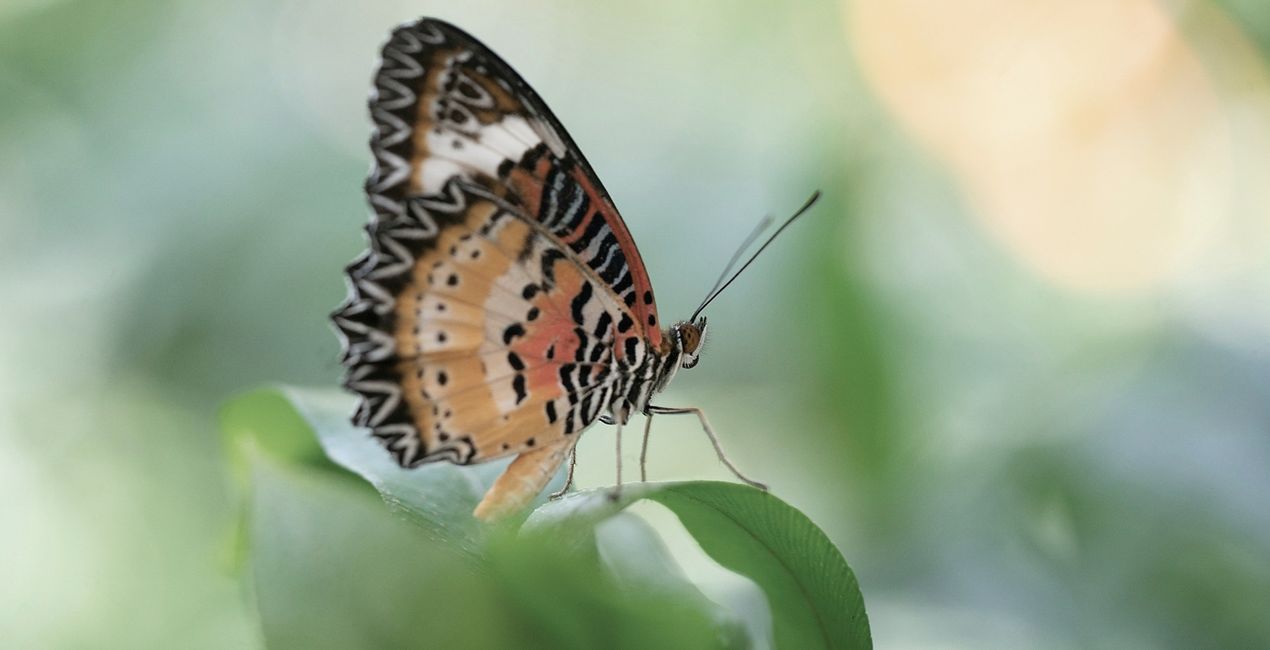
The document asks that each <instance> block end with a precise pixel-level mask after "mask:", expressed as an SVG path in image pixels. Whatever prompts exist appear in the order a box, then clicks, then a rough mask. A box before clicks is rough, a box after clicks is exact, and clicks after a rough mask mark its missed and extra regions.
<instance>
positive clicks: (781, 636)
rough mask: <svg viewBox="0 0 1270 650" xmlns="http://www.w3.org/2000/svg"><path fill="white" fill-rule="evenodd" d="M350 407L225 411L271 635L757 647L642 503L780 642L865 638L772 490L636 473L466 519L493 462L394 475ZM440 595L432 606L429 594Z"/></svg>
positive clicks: (812, 529)
mask: <svg viewBox="0 0 1270 650" xmlns="http://www.w3.org/2000/svg"><path fill="white" fill-rule="evenodd" d="M351 405H352V404H351V400H349V399H348V398H347V397H346V396H344V395H342V394H338V393H334V392H330V391H308V390H300V389H294V388H275V389H265V390H261V391H257V392H254V393H251V394H248V395H246V396H243V397H241V398H239V399H238V400H236V401H235V402H234V403H231V404H230V405H229V406H227V407H226V410H225V413H224V416H223V418H222V419H223V424H224V427H225V429H226V432H227V435H228V436H229V437H230V439H231V440H233V441H234V442H235V446H236V448H238V449H240V450H246V451H245V452H240V454H239V457H240V458H242V459H244V460H243V461H242V463H241V464H245V465H247V466H250V467H251V472H250V475H251V482H250V484H251V490H252V497H251V499H250V500H251V503H252V505H251V508H250V509H251V513H252V514H251V518H250V527H251V535H250V539H249V540H248V541H247V542H246V544H248V545H249V546H250V548H251V550H250V551H249V554H250V556H251V558H252V566H253V575H254V577H255V590H256V594H257V604H258V609H259V612H260V616H261V620H262V626H263V627H264V629H265V636H266V639H267V640H268V641H269V643H270V645H275V646H285V647H290V646H292V645H304V646H305V647H313V646H315V645H324V644H334V645H342V646H344V647H349V646H360V645H370V646H382V645H385V644H388V645H395V644H398V643H401V642H407V640H409V641H408V643H409V644H425V645H437V644H438V643H440V644H441V645H447V646H449V645H454V644H458V645H465V646H466V645H472V644H475V645H477V646H483V647H500V646H502V645H506V644H507V642H506V640H507V639H513V640H514V643H512V645H517V646H526V645H529V646H544V647H545V646H551V647H577V648H588V647H597V646H604V647H633V648H634V647H739V646H744V645H747V644H748V645H754V644H756V643H762V642H763V640H758V639H748V640H747V639H745V638H744V632H743V631H742V626H740V625H738V622H737V621H735V620H733V619H732V618H730V616H729V615H728V614H727V613H726V612H724V611H722V610H721V609H720V608H719V607H717V606H716V605H714V603H712V602H711V601H709V600H708V599H706V598H705V597H704V596H703V595H702V594H701V592H700V591H699V590H698V589H697V588H696V587H695V585H693V584H692V583H691V582H689V581H688V580H687V579H686V578H685V577H684V575H683V573H682V571H681V570H680V569H679V567H678V566H677V565H676V564H675V563H674V562H673V560H671V558H670V557H669V555H668V554H667V552H666V550H665V548H664V546H663V545H662V544H661V542H660V540H659V539H658V538H657V537H656V535H655V534H654V533H653V531H652V530H651V529H650V528H649V527H648V525H647V524H646V523H644V522H643V521H642V520H640V519H638V518H636V517H634V516H633V515H630V514H627V513H625V512H623V510H624V509H625V508H626V506H628V505H630V504H632V503H634V502H635V501H639V500H641V499H649V500H652V501H655V502H658V503H660V504H662V505H664V506H665V507H667V508H669V509H670V510H671V511H672V512H674V513H675V514H676V515H677V516H678V517H679V519H680V521H681V522H682V523H683V525H684V527H685V528H686V529H687V530H688V532H689V533H690V534H691V535H692V536H693V537H694V538H695V539H696V540H697V542H698V543H699V544H700V545H701V547H702V548H703V549H704V550H705V552H706V553H707V554H708V555H709V556H710V557H711V558H713V559H714V560H715V561H717V562H718V563H719V564H721V565H723V566H724V567H726V568H727V569H730V570H732V571H735V572H737V573H739V574H741V575H744V576H746V577H748V578H750V579H752V580H753V581H754V582H755V583H757V584H758V585H759V587H760V588H762V590H763V591H764V593H765V594H766V597H767V600H768V604H769V606H770V608H771V615H772V621H773V634H774V636H775V643H776V646H777V647H782V648H783V647H798V648H816V647H823V648H868V647H871V641H870V636H869V626H868V619H867V617H866V615H865V611H864V602H863V598H862V597H861V595H860V591H859V588H858V586H857V584H856V581H855V576H854V575H853V574H852V572H851V569H850V568H849V567H848V566H847V564H846V562H845V561H844V560H843V558H842V555H841V554H840V553H839V552H838V550H837V549H836V548H835V547H834V546H833V544H832V543H831V542H830V541H829V540H828V538H827V537H825V535H824V533H823V532H822V531H821V530H820V529H819V528H817V527H816V526H815V525H814V524H813V523H812V522H811V521H810V520H809V519H807V517H806V516H804V515H803V514H802V513H800V512H798V511H797V510H796V509H794V508H792V507H791V506H789V505H788V504H785V503H784V502H783V501H781V500H779V499H777V498H776V497H775V496H773V495H771V494H769V493H766V492H760V491H758V490H754V489H753V488H749V487H745V486H741V485H733V484H728V483H714V482H689V483H669V484H640V485H630V486H626V487H625V488H624V489H623V491H622V494H621V497H620V498H619V499H613V498H611V497H610V493H609V492H608V491H603V490H597V491H591V492H586V493H578V494H574V495H571V496H570V497H568V498H566V499H563V500H560V501H557V502H552V503H547V504H545V505H543V506H541V507H539V508H538V509H537V510H536V511H535V512H534V513H533V514H532V515H530V517H529V519H528V520H527V521H526V523H525V525H524V527H523V528H522V530H521V531H520V532H519V533H517V532H516V531H515V530H514V529H513V527H512V526H511V525H503V526H493V527H490V526H485V525H483V524H480V523H479V522H477V521H476V520H475V519H474V518H473V517H472V516H471V510H472V508H473V507H474V506H475V504H476V503H477V501H478V500H479V499H480V497H481V495H482V494H483V493H484V491H485V489H486V488H487V487H488V486H489V484H490V483H491V482H492V481H493V480H494V478H495V477H496V476H497V475H498V473H499V470H500V469H501V468H500V467H499V466H498V465H497V464H491V465H484V466H477V467H457V466H453V465H448V464H437V465H433V466H429V467H425V468H421V469H417V470H410V471H407V470H403V469H401V468H399V467H397V465H396V464H395V463H393V461H392V460H391V459H390V458H389V456H388V454H386V453H384V452H383V450H382V449H380V448H379V446H378V445H376V444H374V443H373V442H371V441H370V440H369V439H368V438H367V437H366V436H365V435H364V433H363V432H361V431H359V430H358V429H355V428H354V427H352V426H351V425H349V424H348V423H347V414H348V413H349V412H350V408H351ZM305 429H308V430H309V431H308V432H307V436H308V439H309V442H306V441H305V437H306V432H305ZM275 436H276V438H277V439H276V440H274V439H272V438H273V437H275ZM314 440H315V441H316V442H317V443H320V448H321V449H322V450H323V451H325V454H326V455H327V456H329V457H330V459H331V460H333V461H335V463H337V464H338V465H339V466H343V467H345V468H348V469H349V470H352V472H355V473H356V474H357V475H360V476H361V477H363V478H365V479H366V480H367V481H369V482H370V483H371V485H373V486H374V487H375V488H376V489H377V490H378V491H379V493H380V495H381V496H382V497H383V499H384V500H385V501H386V502H387V503H388V504H390V505H391V506H392V508H393V509H394V510H395V511H396V512H399V513H402V514H403V515H404V517H403V519H404V520H405V521H407V522H410V523H413V524H415V526H413V527H412V526H407V525H405V524H403V522H402V521H400V520H395V519H394V518H393V517H391V516H388V515H387V513H383V515H382V516H379V515H377V514H376V513H375V510H374V508H370V509H369V510H368V509H367V507H366V505H365V501H364V500H358V496H359V495H360V492H359V490H357V489H356V488H355V487H352V486H350V485H349V483H350V482H349V481H346V480H342V479H337V478H336V477H335V475H336V474H339V475H342V476H344V477H345V478H347V477H351V476H352V474H349V473H346V472H343V470H340V469H339V468H338V467H335V466H334V465H332V464H331V463H330V462H328V461H325V460H323V459H321V458H319V457H318V455H317V454H315V453H314V451H315V447H316V446H317V445H316V444H315V443H314V442H312V441H314ZM331 469H334V470H335V471H334V472H331V471H317V470H331ZM557 480H558V479H557ZM363 536H364V538H365V540H364V542H363V541H362V538H363ZM439 598H440V599H444V600H445V604H444V605H432V604H430V603H435V602H436V601H437V599H439ZM346 599H352V600H353V601H355V602H354V603H349V604H348V605H347V606H346V605H345V604H343V603H344V601H345V600H346ZM372 609H373V610H374V611H369V610H372ZM315 616H317V617H320V618H321V620H314V617H315ZM328 628H330V629H328Z"/></svg>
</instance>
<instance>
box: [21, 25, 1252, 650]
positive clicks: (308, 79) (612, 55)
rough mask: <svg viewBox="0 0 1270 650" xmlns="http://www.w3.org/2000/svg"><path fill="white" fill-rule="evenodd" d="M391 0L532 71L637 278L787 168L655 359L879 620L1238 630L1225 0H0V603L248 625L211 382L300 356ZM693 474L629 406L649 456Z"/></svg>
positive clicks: (1233, 199)
mask: <svg viewBox="0 0 1270 650" xmlns="http://www.w3.org/2000/svg"><path fill="white" fill-rule="evenodd" d="M425 14H428V15H435V16H438V17H441V18H445V19H448V20H450V21H452V22H454V23H456V24H458V25H460V26H461V27H463V28H464V29H466V30H468V31H470V32H472V33H473V34H475V35H476V36H477V37H478V38H480V39H482V40H484V41H485V42H486V43H487V44H489V45H490V46H491V47H492V48H493V49H494V50H495V51H497V52H498V53H500V54H501V55H502V56H503V57H504V58H506V59H507V60H508V61H510V62H511V63H512V64H513V65H514V66H515V67H516V68H517V69H518V70H519V71H520V72H521V73H522V74H523V75H524V76H525V77H526V78H527V79H528V80H529V81H530V82H531V83H532V84H534V86H535V87H536V88H537V89H538V90H539V92H540V93H541V94H542V95H543V96H544V97H545V98H546V99H547V101H548V103H549V104H550V105H551V106H552V107H553V108H554V110H555V111H556V113H557V114H558V115H559V117H560V118H561V120H562V121H563V122H564V124H565V125H566V126H567V127H568V128H569V129H570V131H571V133H572V134H573V136H574V139H575V140H577V141H578V142H579V144H580V145H581V146H582V147H583V149H584V150H585V151H586V153H587V155H588V157H589V158H590V160H591V162H592V163H593V164H594V165H595V167H596V169H597V171H598V172H599V174H600V176H601V177H602V178H603V179H604V181H605V184H606V185H607V186H608V188H609V190H610V191H611V192H612V193H613V195H614V198H615V200H616V201H617V203H618V205H619V206H620V207H621V208H622V211H623V213H624V215H625V216H626V218H627V220H628V222H629V225H630V228H631V230H632V231H633V233H634V235H635V237H636V239H637V241H638V242H639V244H640V247H641V250H642V252H643V256H644V258H645V261H646V262H647V264H648V268H649V272H650V274H651V275H652V278H653V281H654V284H655V285H656V287H657V289H658V296H659V298H660V307H661V311H662V313H663V315H665V316H666V317H667V318H673V317H677V316H678V317H682V316H686V314H687V313H688V312H689V311H690V310H691V308H692V306H693V305H695V303H696V302H697V301H698V300H699V299H700V297H701V294H702V292H704V291H705V289H706V288H707V287H708V285H709V283H710V281H711V280H712V279H713V276H714V274H715V273H716V272H717V271H718V269H719V267H720V265H721V264H722V263H723V262H724V261H725V260H726V258H727V256H728V254H729V253H730V252H731V248H732V246H734V244H735V243H736V242H738V241H739V240H740V239H741V238H742V237H743V236H744V234H745V232H746V231H747V230H748V229H749V227H750V226H751V225H752V224H753V223H754V222H755V221H756V220H757V219H758V218H759V217H760V216H761V215H763V214H765V213H773V214H775V215H778V216H779V215H781V214H785V213H787V212H788V211H790V210H792V209H793V208H795V207H796V206H797V205H798V204H799V202H800V201H801V200H802V199H804V198H805V197H806V196H807V195H808V194H809V193H810V192H811V191H812V190H813V189H816V188H820V189H823V190H824V191H825V196H826V198H825V200H824V201H823V202H822V203H821V204H820V206H819V207H818V208H817V209H816V211H815V212H814V213H813V215H811V216H809V217H807V218H806V219H805V220H804V222H803V223H800V224H799V225H798V227H796V228H795V229H793V230H792V231H791V233H790V234H789V235H788V236H787V237H786V240H785V241H782V242H781V243H780V245H778V246H775V247H773V249H771V252H770V253H768V254H767V255H766V256H765V259H763V260H762V261H761V262H759V263H758V264H756V266H755V267H754V268H753V270H752V271H750V272H749V274H748V275H747V277H746V278H745V279H744V280H743V281H741V282H739V283H738V284H737V285H735V286H734V288H733V289H731V290H730V291H729V293H728V294H727V295H725V296H724V297H723V298H721V299H720V300H719V301H718V302H716V303H715V305H714V306H712V307H711V309H710V312H709V315H710V317H711V322H714V323H715V327H714V328H712V330H711V333H712V340H711V341H710V342H709V349H708V351H707V354H706V356H705V357H704V363H702V364H701V365H700V366H699V367H698V368H697V369H695V370H693V371H692V372H687V373H684V374H682V375H680V378H679V379H678V380H677V381H676V383H675V385H674V386H673V387H672V388H671V389H670V391H669V392H668V394H667V395H666V396H665V398H664V399H663V401H664V402H665V403H667V404H695V405H700V406H703V407H705V408H706V409H707V411H708V412H709V413H710V414H711V418H712V420H713V422H714V424H715V425H716V428H717V429H718V430H719V431H720V432H721V435H722V437H723V438H724V442H725V443H726V444H727V446H728V447H729V449H730V451H731V453H732V454H733V456H734V457H735V459H736V460H737V462H738V464H740V466H741V467H742V468H744V469H746V470H748V471H749V472H750V473H752V474H754V475H756V476H758V477H760V478H762V479H763V480H765V481H768V482H770V483H771V485H772V486H773V488H774V490H775V491H776V493H777V494H779V495H780V496H781V497H783V498H784V499H786V500H789V501H790V502H792V503H794V504H796V505H798V506H799V507H801V508H802V509H804V510H805V511H806V512H807V513H808V514H809V515H810V516H811V517H812V518H813V519H815V520H816V521H817V522H818V523H819V524H820V525H821V526H823V527H824V528H825V529H826V531H827V532H828V533H829V534H830V536H831V537H832V538H833V539H834V540H835V542H837V544H838V545H839V547H840V548H841V549H842V551H843V553H844V554H845V556H846V557H847V559H848V561H849V562H851V564H852V566H853V567H854V569H855V570H856V572H857V574H858V576H859V579H860V585H861V588H862V589H863V591H864V594H865V599H866V602H867V604H868V607H869V613H870V618H871V621H872V628H873V634H874V638H875V640H876V642H877V644H878V646H879V647H883V648H890V647H978V648H987V647H1000V648H1013V647H1072V646H1084V647H1108V648H1110V647H1117V648H1121V647H1195V646H1200V645H1203V646H1210V647H1211V646H1217V647H1265V646H1266V645H1270V617H1267V616H1265V612H1266V611H1270V560H1267V558H1270V509H1268V508H1267V507H1266V505H1265V499H1266V495H1267V494H1270V435H1267V434H1268V433H1270V399H1268V398H1270V346H1268V345H1267V340H1270V339H1268V336H1270V211H1268V210H1267V207H1266V206H1267V205H1270V71H1268V67H1267V66H1268V61H1270V5H1267V4H1266V3H1264V2H1260V1H1258V0H1222V1H1219V2H1214V1H1205V0H1193V1H1186V0H1173V1H1169V2H1163V1H1159V2H1156V1H1152V0H1121V1H1120V2H1114V3H1109V2H1100V1H1096V0H1081V1H1078V2H1061V1H1058V0H1044V1H1042V2H1031V3H1014V2H1009V1H1008V0H973V1H971V2H962V3H939V2H930V1H927V2H920V1H917V0H902V1H893V0H854V1H846V2H842V3H832V2H815V3H746V4H738V3H734V2H725V1H722V0H711V1H708V2H694V3H680V2H669V1H666V2H640V3H604V4H602V5H601V4H600V3H584V2H553V3H548V2H542V3H533V4H517V3H495V2H492V1H480V2H467V3H436V2H400V1H393V2H380V3H373V4H362V3H341V2H334V1H329V0H328V1H324V2H301V1H297V0H253V1H246V0H227V1H225V2H218V3H202V2H191V1H188V0H179V1H174V2H173V1H169V2H143V1H134V0H127V1H117V2H102V1H97V2H92V1H88V0H83V1H76V0H10V1H9V2H5V3H3V4H2V5H0V287H3V296H4V304H5V308H4V311H5V315H6V317H5V318H3V319H0V491H2V493H3V495H4V496H3V506H2V507H0V558H3V559H2V560H0V575H2V576H3V578H2V579H0V637H3V638H4V639H5V640H6V641H5V645H10V646H12V647H84V646H93V647H103V646H113V647H170V646H171V645H173V643H174V642H176V641H179V645H181V646H182V647H212V648H222V647H255V646H258V645H259V643H260V641H259V633H258V631H257V629H256V627H255V621H253V620H252V618H251V616H250V615H249V614H248V610H247V609H246V608H245V607H244V606H243V598H242V593H241V588H240V587H239V585H238V582H237V576H236V574H235V573H234V571H233V569H232V567H231V564H230V562H229V561H228V560H227V555H228V551H227V549H228V548H229V547H230V546H231V540H230V535H231V533H230V531H231V529H232V524H233V519H234V503H233V501H232V497H231V496H230V490H229V489H228V483H229V481H228V479H227V478H226V469H225V466H224V465H225V458H224V451H223V449H222V446H221V442H220V439H219V438H218V436H217V434H216V431H215V412H216V408H217V405H218V404H219V403H220V402H222V400H224V399H225V398H226V397H227V396H229V395H232V394H233V393H235V392H236V391H239V390H242V389H244V388H246V387H250V386H253V385H256V384H258V383H260V382H266V381H273V380H281V381H287V382H292V383H300V384H312V385H333V384H334V383H335V382H336V381H337V378H338V375H339V368H338V366H337V364H336V362H335V355H336V347H337V346H336V340H335V337H334V335H333V334H332V332H331V331H330V328H329V327H328V325H327V322H326V319H325V315H326V313H327V312H328V311H329V310H330V309H332V308H333V307H334V306H335V305H336V304H337V303H338V302H339V301H340V299H341V298H342V296H343V291H344V289H343V286H342V281H341V277H340V269H341V267H342V266H343V265H344V264H345V263H346V262H347V261H348V260H350V259H351V258H352V257H353V256H354V255H355V254H356V253H357V252H358V251H359V249H360V248H361V247H362V245H363V242H362V238H361V234H360V231H359V228H360V227H361V225H362V224H363V222H364V220H365V215H366V209H365V206H364V203H363V198H362V195H361V191H360V185H361V181H362V177H363V175H364V172H365V170H366V168H367V166H368V155H367V153H366V147H365V141H366V138H367V134H368V120H367V117H366V115H365V99H366V96H367V93H368V88H369V79H370V75H371V72H372V69H373V66H374V64H375V54H376V52H377V50H378V46H379V44H380V43H381V42H382V40H383V39H384V38H385V36H386V34H387V31H388V30H389V28H390V27H391V26H393V25H395V24H396V23H398V22H401V21H404V20H409V19H413V18H415V17H417V16H419V15H425ZM611 447H612V435H611V432H609V431H607V430H606V428H605V427H597V428H596V429H595V430H594V431H592V432H591V433H589V434H588V435H587V437H586V438H585V439H584V440H583V442H582V444H581V446H580V461H579V480H580V482H581V484H582V485H583V486H593V485H602V484H606V483H608V482H611V480H612V449H611ZM637 453H638V450H637V449H636V448H635V447H634V446H631V447H630V448H628V450H627V453H626V457H627V459H628V462H633V460H634V459H635V458H636V455H637ZM632 466H633V465H632ZM726 476H727V474H726V470H723V469H722V468H720V467H718V466H717V463H716V462H715V461H714V459H713V456H712V453H711V451H710V448H709V445H708V442H707V441H706V440H705V438H704V437H703V436H701V435H700V433H699V431H698V430H697V429H696V427H695V425H694V424H693V423H692V422H690V421H674V419H672V418H662V419H660V420H659V421H658V423H657V426H656V428H655V430H654V438H653V442H652V452H651V458H650V477H651V478H657V479H673V478H726ZM647 516H648V517H649V518H650V519H651V520H652V521H654V522H655V523H657V524H658V525H659V526H661V527H663V528H665V529H666V534H667V535H668V536H669V538H671V539H672V541H673V540H675V539H679V542H678V543H677V544H678V546H682V547H684V548H680V549H679V551H678V552H681V553H683V554H685V556H690V555H691V551H692V549H690V548H686V545H690V544H691V542H690V541H688V540H687V538H686V536H684V535H682V534H680V535H679V536H678V537H676V533H675V531H674V530H673V526H672V525H670V523H669V522H668V521H667V519H668V518H667V517H666V513H664V512H657V511H656V510H655V509H650V510H649V512H648V513H647ZM699 554H700V553H699V552H698V555H699ZM696 575H697V577H698V578H699V579H700V580H701V581H703V582H704V583H716V584H714V587H711V588H713V589H715V590H716V591H717V592H719V593H721V594H722V593H724V592H726V591H727V590H728V589H730V588H731V587H729V586H728V584H729V583H728V580H727V576H719V575H716V574H714V573H711V572H710V571H709V568H708V567H702V568H701V569H700V571H698V572H697V574H696ZM720 597H726V596H720Z"/></svg>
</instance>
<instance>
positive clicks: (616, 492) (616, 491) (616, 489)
mask: <svg viewBox="0 0 1270 650" xmlns="http://www.w3.org/2000/svg"><path fill="white" fill-rule="evenodd" d="M616 424H617V432H616V433H615V434H614V437H615V438H617V485H614V486H613V491H612V492H610V493H609V499H610V500H613V501H617V498H618V497H620V496H622V423H621V422H617V423H616Z"/></svg>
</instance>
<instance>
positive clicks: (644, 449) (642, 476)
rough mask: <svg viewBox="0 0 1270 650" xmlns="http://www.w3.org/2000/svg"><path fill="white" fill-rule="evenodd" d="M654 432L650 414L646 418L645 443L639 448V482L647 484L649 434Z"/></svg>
mask: <svg viewBox="0 0 1270 650" xmlns="http://www.w3.org/2000/svg"><path fill="white" fill-rule="evenodd" d="M652 430H653V414H652V413H649V414H648V415H645V416H644V442H643V444H641V445H640V446H639V482H640V483H646V482H647V481H648V471H647V469H646V467H645V465H646V464H647V462H648V432H650V431H652Z"/></svg>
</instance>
